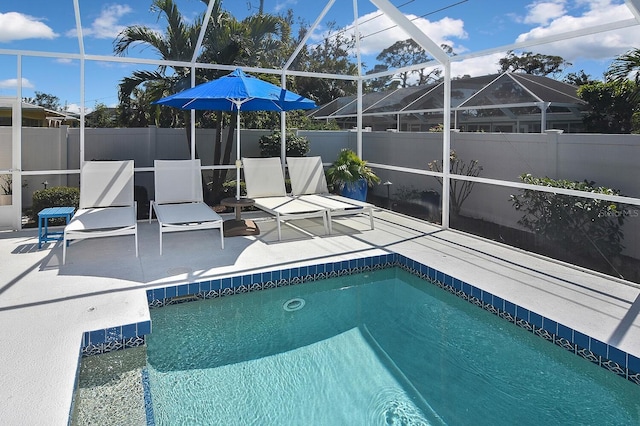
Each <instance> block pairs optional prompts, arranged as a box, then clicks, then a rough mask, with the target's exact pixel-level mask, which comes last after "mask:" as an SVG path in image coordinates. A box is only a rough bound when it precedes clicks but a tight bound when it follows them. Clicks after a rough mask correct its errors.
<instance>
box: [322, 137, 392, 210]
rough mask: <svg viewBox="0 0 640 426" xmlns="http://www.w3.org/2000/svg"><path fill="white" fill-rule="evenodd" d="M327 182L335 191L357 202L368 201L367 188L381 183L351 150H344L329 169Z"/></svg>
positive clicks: (364, 162) (365, 163)
mask: <svg viewBox="0 0 640 426" xmlns="http://www.w3.org/2000/svg"><path fill="white" fill-rule="evenodd" d="M327 182H328V183H329V185H331V186H332V187H333V190H334V191H339V192H340V194H341V195H343V196H345V197H349V198H353V199H355V200H360V201H366V200H367V188H368V187H370V186H371V187H372V186H373V185H374V184H377V183H380V178H379V177H378V176H377V175H376V174H375V173H374V172H373V170H371V168H370V167H368V166H367V162H366V161H364V160H362V159H361V158H360V157H358V155H357V154H356V153H355V152H353V151H352V150H350V149H346V148H345V149H342V150H341V151H340V154H339V155H338V158H337V159H336V161H334V162H333V164H332V165H331V167H329V168H328V169H327Z"/></svg>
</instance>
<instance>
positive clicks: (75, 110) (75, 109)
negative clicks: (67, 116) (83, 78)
mask: <svg viewBox="0 0 640 426" xmlns="http://www.w3.org/2000/svg"><path fill="white" fill-rule="evenodd" d="M66 107H67V111H68V112H73V113H76V114H80V105H78V104H67V105H66ZM91 111H93V108H89V107H85V108H84V113H85V114H89V113H90V112H91Z"/></svg>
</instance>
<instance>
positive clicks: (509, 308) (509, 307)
mask: <svg viewBox="0 0 640 426" xmlns="http://www.w3.org/2000/svg"><path fill="white" fill-rule="evenodd" d="M504 310H505V312H507V313H508V314H509V315H511V316H513V317H515V316H516V305H515V304H513V303H511V302H509V301H507V300H505V301H504Z"/></svg>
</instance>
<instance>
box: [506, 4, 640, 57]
mask: <svg viewBox="0 0 640 426" xmlns="http://www.w3.org/2000/svg"><path fill="white" fill-rule="evenodd" d="M575 4H576V5H577V6H580V7H583V8H584V9H581V12H580V13H579V14H577V15H576V16H573V15H568V14H566V15H563V16H561V17H557V18H555V19H553V20H551V21H549V22H548V24H545V25H540V26H538V27H535V28H533V29H531V30H530V31H528V32H526V33H524V34H521V35H520V36H519V37H518V38H517V39H516V42H522V41H528V40H533V39H536V38H541V37H548V36H552V35H554V34H558V33H563V32H568V31H573V30H578V29H582V28H586V27H590V26H595V25H600V24H604V23H607V22H614V21H620V20H622V19H627V18H632V17H633V15H632V14H631V12H630V11H629V9H628V8H627V7H626V6H625V5H624V4H616V3H614V2H613V1H612V0H577V1H576V2H575ZM638 45H640V33H638V31H637V28H635V27H633V28H629V29H623V30H617V31H615V32H606V33H599V34H594V35H589V36H583V37H579V38H574V39H569V40H563V41H560V42H555V43H549V44H545V45H539V46H534V47H532V48H530V49H529V50H532V51H533V50H535V52H537V53H542V54H547V55H558V56H562V57H563V58H564V59H566V60H567V61H569V62H574V61H576V60H579V59H610V58H612V57H614V56H616V55H619V54H620V53H623V52H625V51H627V50H629V49H631V48H633V47H636V46H638Z"/></svg>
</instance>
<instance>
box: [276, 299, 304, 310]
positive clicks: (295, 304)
mask: <svg viewBox="0 0 640 426" xmlns="http://www.w3.org/2000/svg"><path fill="white" fill-rule="evenodd" d="M304 304H305V301H304V299H300V298H298V297H296V298H295V299H291V300H287V301H286V302H284V304H283V305H282V309H284V310H285V311H287V312H293V311H298V310H300V309H302V308H304Z"/></svg>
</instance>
